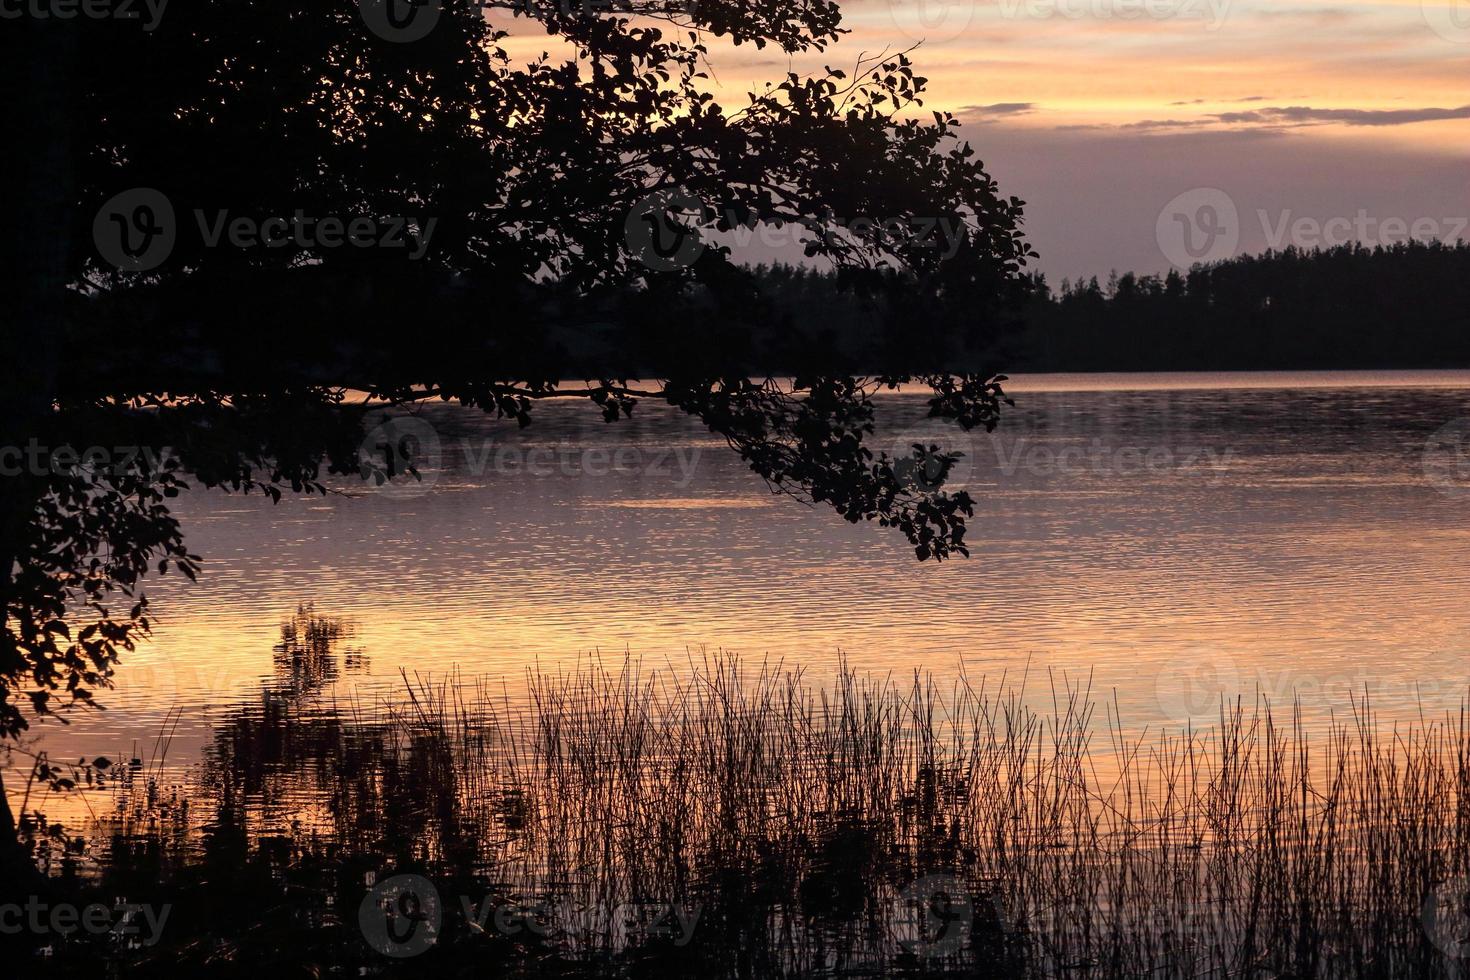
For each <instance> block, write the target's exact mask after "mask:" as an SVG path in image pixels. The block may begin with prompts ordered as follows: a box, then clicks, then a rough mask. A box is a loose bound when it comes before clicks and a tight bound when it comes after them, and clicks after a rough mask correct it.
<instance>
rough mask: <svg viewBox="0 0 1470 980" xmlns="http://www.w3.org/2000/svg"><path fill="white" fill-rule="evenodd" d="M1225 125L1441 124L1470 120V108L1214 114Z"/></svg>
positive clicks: (1279, 108) (1294, 109)
mask: <svg viewBox="0 0 1470 980" xmlns="http://www.w3.org/2000/svg"><path fill="white" fill-rule="evenodd" d="M1213 118H1215V119H1217V120H1218V121H1220V122H1222V123H1230V124H1240V123H1249V124H1267V125H1273V126H1279V125H1282V124H1293V125H1306V124H1309V123H1325V122H1336V123H1343V124H1344V125H1347V126H1407V125H1409V124H1411V123H1420V122H1438V121H1441V120H1445V119H1470V105H1462V106H1460V107H1459V108H1458V109H1432V108H1431V109H1313V108H1312V107H1310V106H1273V107H1271V108H1269V109H1251V110H1249V111H1246V112H1221V113H1216V114H1215V115H1214V117H1213Z"/></svg>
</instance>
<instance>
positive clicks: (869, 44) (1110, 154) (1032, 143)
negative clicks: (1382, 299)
mask: <svg viewBox="0 0 1470 980" xmlns="http://www.w3.org/2000/svg"><path fill="white" fill-rule="evenodd" d="M843 10H844V14H845V19H846V26H847V27H848V28H850V29H851V31H852V33H851V35H849V36H848V37H846V38H845V39H844V40H843V41H842V42H841V43H840V44H838V45H836V46H835V47H833V48H831V49H829V50H828V51H827V52H826V53H824V54H821V55H817V56H803V57H801V58H799V59H796V60H789V59H787V58H786V57H785V56H784V55H783V54H781V53H780V52H779V51H773V50H772V49H770V48H767V49H766V50H764V51H757V50H754V49H752V48H749V47H742V48H738V49H736V48H730V47H722V46H720V45H714V52H713V54H712V58H711V60H712V64H713V69H714V71H715V73H716V76H717V80H718V84H719V85H720V86H721V87H722V88H724V89H727V90H734V91H737V92H738V91H742V90H744V89H747V88H752V87H758V86H759V85H761V84H763V83H764V82H765V81H768V80H771V79H773V78H777V79H778V78H779V77H780V76H781V75H782V74H783V73H784V72H786V71H788V70H794V71H799V72H807V71H812V70H817V69H820V67H821V66H822V65H823V64H830V65H832V66H834V67H844V68H850V67H851V64H852V62H854V61H855V60H856V58H857V56H858V55H859V53H861V52H864V51H867V52H872V51H877V50H881V49H882V48H883V47H884V46H885V45H887V46H890V47H894V48H902V47H906V46H908V45H911V44H912V43H914V41H915V40H916V39H920V38H923V39H926V40H925V43H924V44H923V46H922V47H921V48H920V49H919V50H918V51H917V52H916V53H915V54H914V55H913V58H914V60H915V62H916V63H917V65H918V68H919V70H920V74H923V75H925V76H927V77H928V78H929V79H930V98H929V105H930V107H932V108H940V107H942V108H947V109H950V110H952V111H954V112H956V113H957V114H959V115H960V116H961V118H962V119H963V120H964V121H965V123H966V134H967V135H968V136H969V137H970V138H971V139H972V140H973V142H974V143H975V145H976V147H977V149H978V150H979V151H980V155H981V158H982V159H984V160H985V161H986V162H987V163H988V164H989V165H990V167H991V170H992V172H993V173H994V175H995V176H996V177H997V178H998V179H999V180H1000V182H1001V186H1002V189H1003V190H1005V191H1006V192H1007V193H1013V194H1016V195H1018V196H1020V197H1022V198H1023V199H1025V200H1026V201H1027V202H1028V204H1029V208H1028V222H1027V224H1028V228H1029V230H1030V232H1031V235H1032V239H1033V241H1034V243H1035V245H1036V247H1037V249H1038V250H1039V251H1040V252H1041V253H1042V261H1041V267H1042V268H1043V269H1044V270H1045V271H1047V272H1048V273H1049V274H1050V275H1051V276H1052V277H1053V278H1054V279H1055V278H1060V277H1062V276H1077V275H1092V274H1097V275H1100V276H1106V275H1107V273H1108V271H1109V270H1110V269H1114V268H1116V269H1119V270H1120V271H1121V270H1127V269H1135V270H1138V271H1155V272H1156V271H1161V270H1163V269H1166V268H1168V267H1169V265H1170V259H1169V258H1168V257H1167V256H1166V255H1165V254H1164V251H1165V250H1164V249H1162V248H1161V247H1160V245H1159V243H1158V241H1157V237H1158V236H1157V234H1156V224H1157V223H1158V222H1159V220H1160V214H1161V211H1162V210H1163V209H1164V208H1165V207H1166V205H1169V203H1170V202H1171V201H1172V200H1174V199H1175V198H1176V197H1178V196H1179V195H1181V194H1188V193H1189V192H1191V191H1193V190H1194V189H1196V188H1213V189H1218V190H1221V191H1224V192H1225V194H1226V195H1228V197H1229V199H1230V201H1231V202H1232V203H1233V204H1234V205H1235V207H1236V208H1237V209H1238V215H1239V229H1238V231H1239V234H1238V238H1239V243H1238V245H1237V246H1235V247H1234V248H1232V249H1231V250H1230V251H1231V252H1242V251H1259V250H1261V249H1262V248H1264V247H1266V246H1267V245H1269V244H1272V243H1273V242H1280V243H1281V244H1290V243H1291V242H1293V241H1296V242H1297V243H1298V244H1302V245H1311V244H1314V240H1313V239H1314V238H1322V237H1324V236H1315V235H1314V234H1313V227H1314V226H1313V225H1312V224H1311V222H1317V223H1319V224H1324V225H1325V224H1326V223H1327V222H1331V221H1333V220H1334V219H1336V221H1337V234H1336V235H1335V238H1336V239H1340V238H1342V237H1343V236H1342V234H1341V227H1342V223H1343V221H1344V220H1345V219H1351V220H1354V221H1355V222H1357V223H1355V226H1354V227H1363V225H1362V224H1361V221H1362V220H1365V221H1366V222H1367V224H1366V227H1367V229H1368V234H1367V236H1366V237H1367V238H1368V240H1369V241H1370V242H1373V241H1376V240H1378V239H1380V238H1387V239H1390V240H1391V239H1392V238H1394V237H1395V236H1394V235H1393V234H1392V232H1393V231H1394V230H1395V229H1394V228H1393V226H1392V225H1391V224H1390V226H1389V232H1390V233H1387V234H1385V233H1383V232H1380V231H1379V230H1378V229H1379V226H1380V224H1381V223H1383V222H1391V221H1393V220H1394V219H1398V220H1401V221H1403V222H1405V223H1407V224H1409V225H1413V224H1414V223H1415V222H1419V227H1420V232H1419V235H1418V236H1417V237H1421V238H1423V237H1438V238H1441V239H1442V238H1446V237H1456V235H1457V234H1458V235H1461V236H1464V237H1467V238H1470V234H1467V233H1465V232H1464V230H1463V225H1462V222H1464V221H1465V220H1466V216H1467V215H1470V84H1467V83H1470V0H1447V2H1439V0H1424V2H1423V4H1422V5H1421V3H1420V2H1419V0H1391V2H1381V3H1375V2H1367V0H1330V2H1314V0H1279V2H1260V0H975V2H971V0H855V2H849V3H845V4H843ZM1262 212H1264V213H1262ZM1301 219H1307V220H1308V222H1309V223H1308V224H1307V225H1306V226H1305V230H1304V231H1303V232H1298V231H1294V230H1293V228H1294V227H1295V226H1296V224H1297V223H1298V222H1300V221H1301ZM1283 230H1284V232H1285V235H1284V237H1283ZM1329 237H1331V236H1329ZM1351 237H1355V238H1356V237H1361V236H1359V235H1357V234H1354V235H1352V236H1351ZM1323 243H1324V244H1331V243H1332V241H1330V240H1329V241H1323ZM1212 257H1213V256H1212Z"/></svg>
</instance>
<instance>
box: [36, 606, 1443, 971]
mask: <svg viewBox="0 0 1470 980" xmlns="http://www.w3.org/2000/svg"><path fill="white" fill-rule="evenodd" d="M282 632H283V643H282V645H281V646H282V653H283V654H285V655H283V656H280V657H278V658H277V662H276V677H275V680H274V682H273V683H272V684H270V685H268V686H266V687H265V688H263V689H262V691H261V692H260V695H259V698H258V699H257V700H254V701H251V702H248V703H245V704H242V705H240V706H238V707H237V708H235V709H233V710H231V711H230V712H229V713H228V714H227V715H226V716H225V717H224V718H222V719H221V720H220V722H219V723H218V724H217V726H216V729H215V732H214V735H213V737H212V739H211V741H210V744H209V745H208V747H207V751H206V752H205V759H204V762H203V763H202V765H200V766H199V767H198V768H197V769H196V770H195V771H194V772H192V773H191V774H190V776H189V777H188V779H187V780H186V781H185V782H184V783H183V788H182V789H179V790H174V789H172V788H171V787H172V786H177V785H179V784H178V783H171V782H170V780H169V777H168V776H167V775H166V774H162V773H159V772H158V771H156V770H151V771H149V772H147V773H131V772H130V774H129V775H128V776H127V777H126V778H125V779H124V780H122V781H121V782H120V783H119V784H118V785H117V787H116V792H115V793H114V794H113V795H112V796H111V797H107V799H109V800H110V801H111V803H112V806H111V809H109V810H108V811H107V813H106V815H105V817H104V818H103V819H102V820H100V821H98V822H97V823H96V824H95V825H94V826H93V828H92V829H93V831H94V836H93V844H92V848H91V850H90V851H89V850H81V851H75V852H70V851H69V852H68V854H67V855H66V856H65V857H64V858H62V859H61V860H63V861H64V862H70V863H72V864H81V863H85V862H88V861H90V860H91V859H92V858H99V859H100V861H99V862H98V863H100V865H101V868H102V872H103V874H104V875H105V879H104V880H105V882H106V886H112V887H125V888H126V889H127V891H128V893H130V894H135V895H136V894H138V892H139V891H141V893H142V895H143V896H145V897H146V898H147V900H148V901H151V902H158V903H163V902H170V903H174V904H178V905H184V906H186V907H187V908H188V909H190V910H191V912H192V914H189V915H188V919H187V920H186V922H185V924H183V925H179V926H176V927H175V930H174V932H173V933H172V934H171V936H170V942H171V945H170V947H169V948H168V953H167V955H166V956H164V957H161V961H162V962H165V963H168V962H172V963H173V964H174V965H176V966H178V967H179V968H180V971H181V975H190V974H189V973H188V972H187V970H188V969H189V968H192V967H193V966H195V964H196V963H198V962H200V961H201V960H202V961H204V962H209V963H216V964H217V963H219V962H230V963H233V964H234V965H236V966H238V967H244V966H246V965H248V964H249V963H251V962H254V963H261V964H262V965H265V964H268V963H269V962H270V957H271V956H272V955H277V956H279V954H278V953H273V952H272V951H277V950H292V951H293V952H292V953H291V954H289V956H288V959H289V958H290V957H295V958H297V959H306V958H309V959H310V961H311V962H314V963H317V964H320V965H322V966H323V967H324V969H323V970H322V971H321V972H341V973H345V974H350V973H355V972H364V971H365V972H371V973H378V972H380V971H381V970H382V969H383V968H384V967H385V966H386V960H385V958H388V959H407V958H416V957H423V959H422V960H416V963H415V965H416V967H417V969H415V970H413V971H411V972H410V973H408V974H407V975H417V976H422V975H429V974H433V975H456V976H457V975H481V974H482V973H483V971H484V969H485V963H486V962H487V961H490V962H502V961H506V960H508V961H509V962H510V963H511V964H513V965H514V966H515V968H516V969H515V970H514V973H515V975H521V976H548V977H550V976H563V977H564V976H569V975H597V976H608V977H614V976H629V977H633V976H639V977H659V976H665V975H667V976H681V977H682V976H727V977H732V978H733V977H752V976H754V977H768V976H792V977H795V976H813V977H858V976H864V977H867V976H929V977H936V976H945V977H950V976H953V977H960V976H977V975H978V976H984V975H995V976H1006V977H1021V976H1037V977H1042V976H1045V977H1052V976H1058V975H1065V974H1069V973H1070V972H1072V971H1075V970H1077V969H1080V968H1081V967H1082V966H1083V965H1085V966H1086V967H1087V970H1086V972H1084V973H1082V974H1080V975H1084V976H1097V977H1125V976H1126V977H1137V976H1144V975H1148V976H1161V977H1180V978H1183V977H1198V976H1217V975H1227V974H1229V973H1230V972H1233V967H1234V966H1235V965H1237V964H1239V963H1250V964H1253V966H1254V967H1256V968H1258V969H1257V970H1256V971H1255V972H1259V973H1261V974H1262V975H1269V976H1308V975H1310V976H1318V977H1324V978H1328V977H1348V976H1411V975H1412V976H1423V977H1434V978H1439V977H1446V978H1448V977H1449V976H1455V975H1458V974H1455V973H1454V972H1453V969H1452V967H1451V965H1450V962H1451V961H1450V960H1449V959H1447V958H1446V957H1445V956H1444V955H1441V954H1442V953H1451V952H1453V950H1455V949H1456V948H1458V944H1459V943H1460V942H1461V939H1460V938H1459V937H1460V935H1461V933H1458V932H1456V931H1455V929H1456V927H1457V926H1458V922H1457V921H1456V920H1454V919H1453V917H1451V916H1448V915H1445V916H1440V915H1439V913H1438V912H1437V911H1436V908H1437V907H1429V913H1428V915H1429V917H1428V918H1424V914H1423V910H1424V909H1425V908H1426V907H1428V906H1426V904H1425V902H1426V898H1425V893H1426V889H1427V888H1430V887H1431V886H1433V885H1441V886H1442V887H1441V888H1440V889H1439V890H1437V891H1435V892H1434V894H1435V895H1436V896H1439V897H1440V898H1442V899H1443V900H1444V902H1445V903H1446V905H1445V908H1446V909H1450V908H1458V906H1452V905H1450V904H1449V903H1451V902H1454V901H1456V900H1457V898H1458V892H1456V890H1455V889H1457V888H1459V887H1460V885H1459V883H1460V882H1462V881H1463V880H1464V878H1463V875H1464V872H1465V870H1466V869H1467V862H1470V851H1467V845H1470V835H1467V834H1466V833H1465V830H1466V819H1467V814H1466V812H1465V809H1464V808H1463V807H1460V806H1457V805H1456V801H1463V800H1465V799H1466V798H1467V797H1470V767H1467V766H1466V765H1465V760H1466V758H1467V752H1470V731H1467V729H1466V727H1465V724H1464V723H1463V721H1462V722H1461V723H1460V724H1459V725H1458V726H1450V725H1445V724H1439V723H1430V724H1427V725H1420V726H1413V727H1412V728H1404V729H1400V728H1395V729H1394V730H1393V731H1392V732H1391V733H1390V732H1388V731H1385V730H1384V729H1383V728H1382V727H1381V725H1379V724H1378V723H1377V722H1376V721H1375V720H1374V719H1373V717H1372V715H1371V712H1369V711H1368V710H1367V705H1366V704H1364V703H1363V702H1362V701H1361V700H1360V701H1358V702H1357V703H1356V704H1355V705H1354V708H1355V709H1356V715H1355V718H1354V720H1353V721H1352V722H1350V723H1345V724H1341V725H1338V726H1336V727H1334V728H1333V729H1332V730H1331V731H1330V732H1328V733H1326V735H1325V737H1322V738H1320V739H1318V740H1316V741H1314V742H1313V743H1312V751H1311V752H1308V751H1307V745H1308V742H1307V736H1306V733H1305V732H1304V730H1303V727H1302V723H1301V721H1302V719H1301V717H1300V715H1299V713H1296V712H1292V711H1285V712H1281V713H1279V714H1277V713H1273V711H1272V709H1271V708H1270V707H1269V706H1267V705H1264V704H1260V703H1258V704H1256V705H1254V706H1243V707H1241V708H1239V709H1237V710H1234V711H1231V712H1229V713H1228V714H1227V715H1226V716H1225V717H1224V718H1222V719H1220V720H1221V721H1222V725H1221V727H1220V728H1219V729H1218V730H1213V731H1211V732H1210V733H1208V734H1205V735H1201V736H1195V737H1184V736H1172V737H1166V738H1157V737H1155V736H1152V735H1148V736H1144V737H1142V738H1138V739H1136V740H1135V739H1133V738H1132V737H1131V736H1129V735H1127V734H1126V733H1124V732H1123V731H1122V730H1121V729H1120V728H1119V727H1118V726H1117V724H1116V716H1114V715H1112V714H1111V711H1110V710H1108V709H1106V708H1103V709H1099V706H1098V704H1097V702H1096V701H1095V700H1094V699H1093V697H1092V692H1090V691H1089V690H1088V689H1086V688H1085V687H1082V686H1076V685H1067V684H1057V683H1055V681H1053V685H1052V686H1051V690H1050V696H1051V708H1050V711H1049V712H1046V713H1041V714H1038V713H1036V712H1033V711H1032V710H1030V709H1029V708H1028V707H1027V706H1026V704H1025V703H1024V699H1023V698H1021V697H1020V696H1019V695H1018V693H1017V692H1016V691H1015V690H1014V689H1013V688H1009V687H1006V686H1001V685H993V684H989V683H986V682H972V681H971V680H970V679H969V678H958V679H956V680H955V682H954V683H949V684H946V683H944V682H942V681H938V680H936V679H934V678H932V677H923V676H915V677H914V678H912V679H909V680H904V681H898V682H895V681H894V680H892V679H887V680H884V679H874V678H871V677H865V676H862V675H858V674H856V673H854V672H852V671H850V670H841V671H839V672H837V674H836V676H835V677H834V678H832V682H831V683H830V684H829V685H828V686H826V687H820V686H817V685H814V684H812V683H810V681H809V680H808V679H807V678H806V677H805V676H804V675H803V674H801V672H799V671H797V670H795V669H792V668H783V667H781V666H778V665H772V664H770V663H768V662H767V663H761V664H749V663H744V662H741V661H740V660H738V659H735V658H728V657H720V656H715V657H710V658H705V659H703V660H701V661H700V662H699V663H698V664H697V665H694V666H692V667H691V668H690V669H689V670H688V671H687V672H685V673H682V674H678V675H654V674H649V673H646V672H644V670H643V669H642V668H641V666H640V665H638V664H637V663H635V662H624V663H622V664H620V665H613V666H611V667H607V666H601V665H595V664H587V665H584V666H583V667H582V668H579V669H577V670H575V671H560V672H557V673H535V674H533V675H532V676H531V677H530V678H528V680H527V689H526V690H525V691H522V692H519V693H516V694H513V695H508V694H505V693H503V692H499V691H495V690H493V689H491V688H489V687H487V686H485V685H484V684H483V683H479V682H475V681H470V680H467V679H465V678H461V677H450V678H446V679H444V680H440V681H437V682H432V683H431V682H426V681H422V680H418V681H406V682H405V684H404V686H403V687H402V688H401V689H400V690H399V691H398V692H397V693H396V694H394V695H392V696H390V697H388V698H385V699H375V700H374V701H373V702H371V703H361V702H354V703H351V704H344V703H342V702H340V701H337V700H334V699H333V698H332V697H330V696H329V693H328V690H327V688H326V686H324V685H323V684H321V683H319V682H318V681H319V680H320V679H322V678H326V677H328V676H330V674H331V672H332V671H333V670H334V669H335V666H334V665H335V662H336V660H337V659H338V658H339V656H341V655H344V654H345V647H343V646H341V645H340V641H341V640H342V639H343V638H344V637H345V636H346V635H347V632H348V631H347V630H345V629H344V628H343V624H340V623H338V622H337V621H334V620H331V619H327V618H321V617H317V616H316V615H314V613H313V612H312V611H311V610H307V609H302V610H300V611H299V612H298V614H297V615H296V616H295V617H293V619H292V620H291V621H289V622H288V623H287V624H286V627H285V628H284V629H283V631H282ZM303 680H304V683H303ZM1098 714H1102V715H1105V717H1104V718H1098V717H1095V716H1096V715H1098ZM1102 733H1106V735H1107V740H1106V742H1107V745H1108V747H1109V748H1108V749H1104V750H1103V751H1102V752H1101V753H1099V752H1098V751H1097V750H1095V749H1094V748H1093V739H1094V736H1099V737H1100V736H1101V734H1102ZM1109 749H1110V750H1111V751H1109ZM1100 754H1105V755H1108V756H1109V758H1110V759H1111V760H1112V764H1111V765H1101V766H1100V765H1098V764H1097V763H1098V761H1099V759H1098V756H1099V755H1100ZM283 896H284V897H283ZM281 907H284V908H286V909H289V910H290V912H291V914H290V915H289V916H286V917H284V918H283V917H281V916H278V915H275V914H273V912H272V911H271V910H272V909H275V908H281ZM211 908H213V909H214V910H215V911H214V912H213V914H211ZM338 909H341V910H344V911H347V912H348V913H349V914H348V915H347V916H344V915H343V914H341V913H339V912H337V911H336V910H338ZM354 909H356V910H357V916H356V921H355V922H354V921H353V920H352V918H351V917H350V911H351V910H354ZM344 919H346V921H344ZM1441 920H1442V921H1441ZM324 939H325V943H324V942H323V940H324ZM303 940H305V941H307V942H311V943H315V944H316V946H317V948H316V950H314V951H312V952H310V953H305V952H301V953H298V952H296V948H297V944H298V943H300V942H302V941H303ZM323 945H325V946H327V947H328V948H326V949H322V946H323ZM216 950H218V951H219V952H215V951H216ZM328 965H330V966H334V967H335V969H331V968H328ZM574 965H578V966H580V967H582V968H590V969H589V970H588V972H587V973H585V974H584V973H576V974H574V973H573V972H572V968H573V966H574ZM471 966H476V967H478V969H476V970H473V971H470V972H455V971H459V970H462V969H464V968H468V967H471ZM1094 968H1095V969H1094ZM507 972H511V971H507Z"/></svg>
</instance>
